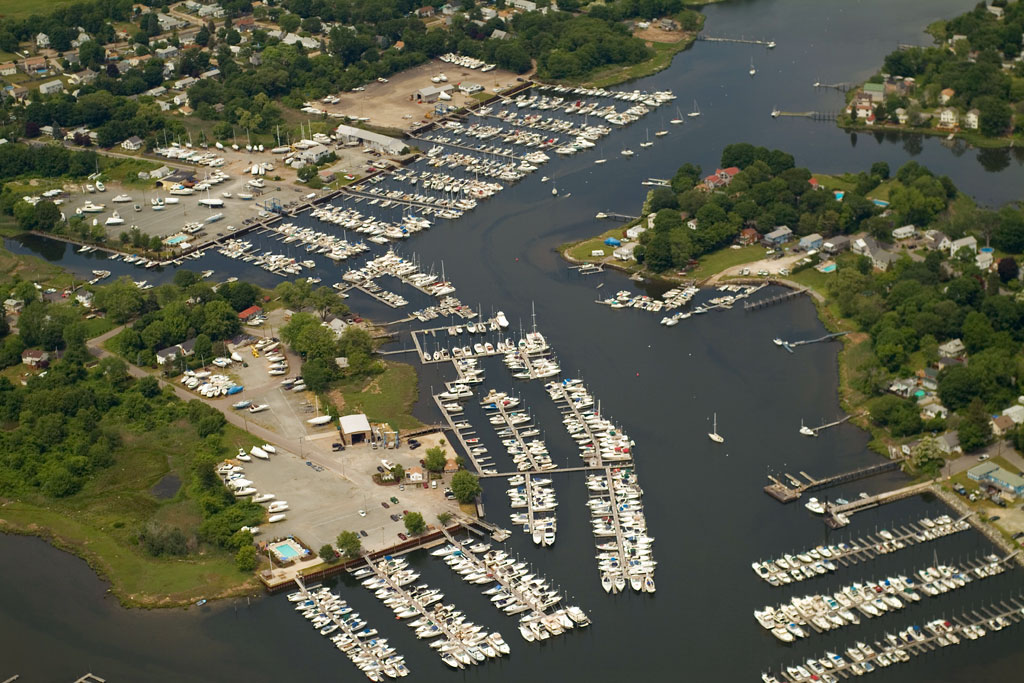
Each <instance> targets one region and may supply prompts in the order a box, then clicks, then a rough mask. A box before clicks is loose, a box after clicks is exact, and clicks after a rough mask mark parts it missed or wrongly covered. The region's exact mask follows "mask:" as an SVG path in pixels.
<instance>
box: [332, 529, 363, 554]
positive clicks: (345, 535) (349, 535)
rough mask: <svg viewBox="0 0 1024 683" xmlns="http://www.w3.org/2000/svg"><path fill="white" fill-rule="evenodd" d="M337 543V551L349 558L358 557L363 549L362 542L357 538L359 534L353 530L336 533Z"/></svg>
mask: <svg viewBox="0 0 1024 683" xmlns="http://www.w3.org/2000/svg"><path fill="white" fill-rule="evenodd" d="M337 545H338V552H340V553H341V554H342V555H344V556H345V557H347V558H349V559H352V558H354V557H359V554H360V553H361V552H362V551H363V543H362V541H360V540H359V534H357V533H356V532H354V531H342V532H341V533H340V534H338V539H337Z"/></svg>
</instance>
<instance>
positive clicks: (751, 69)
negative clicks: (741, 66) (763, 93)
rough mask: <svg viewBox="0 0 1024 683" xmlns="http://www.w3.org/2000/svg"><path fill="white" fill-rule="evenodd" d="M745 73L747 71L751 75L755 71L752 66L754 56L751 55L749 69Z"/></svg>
mask: <svg viewBox="0 0 1024 683" xmlns="http://www.w3.org/2000/svg"><path fill="white" fill-rule="evenodd" d="M747 73H749V74H750V75H751V76H753V75H754V74H756V73H757V69H755V68H754V58H753V57H751V58H750V71H748V72H747Z"/></svg>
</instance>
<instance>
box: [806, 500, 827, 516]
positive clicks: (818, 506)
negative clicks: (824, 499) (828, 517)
mask: <svg viewBox="0 0 1024 683" xmlns="http://www.w3.org/2000/svg"><path fill="white" fill-rule="evenodd" d="M804 507H805V508H807V509H808V510H810V511H811V512H813V513H814V514H816V515H823V514H825V506H824V505H822V503H821V501H820V500H818V499H817V498H811V499H810V500H809V501H807V502H806V503H805V504H804Z"/></svg>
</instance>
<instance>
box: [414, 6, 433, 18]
mask: <svg viewBox="0 0 1024 683" xmlns="http://www.w3.org/2000/svg"><path fill="white" fill-rule="evenodd" d="M416 16H418V17H419V18H420V19H425V18H427V17H432V16H434V8H433V7H431V6H430V5H427V6H426V7H420V8H419V9H418V10H416Z"/></svg>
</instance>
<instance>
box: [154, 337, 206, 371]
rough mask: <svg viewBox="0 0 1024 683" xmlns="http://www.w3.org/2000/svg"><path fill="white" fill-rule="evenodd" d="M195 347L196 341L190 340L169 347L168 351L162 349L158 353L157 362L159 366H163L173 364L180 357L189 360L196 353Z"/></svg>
mask: <svg viewBox="0 0 1024 683" xmlns="http://www.w3.org/2000/svg"><path fill="white" fill-rule="evenodd" d="M195 345H196V340H195V339H189V340H187V341H183V342H182V343H180V344H175V345H174V346H168V347H167V348H166V349H160V350H159V351H157V352H156V362H157V364H158V365H163V364H165V363H168V362H173V361H174V360H175V359H176V358H178V357H179V356H180V357H182V358H187V357H188V356H191V355H192V354H193V353H194V352H195Z"/></svg>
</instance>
